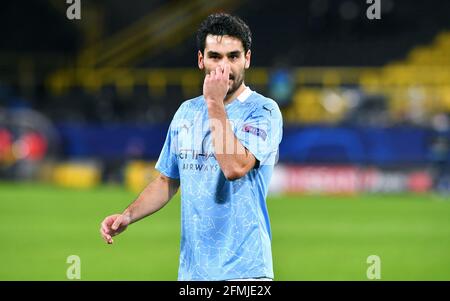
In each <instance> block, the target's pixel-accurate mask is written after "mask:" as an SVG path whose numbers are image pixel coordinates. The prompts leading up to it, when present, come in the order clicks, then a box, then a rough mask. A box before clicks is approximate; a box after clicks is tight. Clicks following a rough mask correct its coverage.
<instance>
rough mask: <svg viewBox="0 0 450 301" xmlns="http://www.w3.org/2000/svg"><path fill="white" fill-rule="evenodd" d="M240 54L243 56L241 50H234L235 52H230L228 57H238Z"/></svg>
mask: <svg viewBox="0 0 450 301" xmlns="http://www.w3.org/2000/svg"><path fill="white" fill-rule="evenodd" d="M240 54H241V51H239V50H234V51H231V52H228V56H232V55H235V56H238V55H240Z"/></svg>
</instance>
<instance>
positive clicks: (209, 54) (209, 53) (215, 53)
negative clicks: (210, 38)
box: [207, 50, 222, 56]
mask: <svg viewBox="0 0 450 301" xmlns="http://www.w3.org/2000/svg"><path fill="white" fill-rule="evenodd" d="M207 54H208V56H222V54H221V53H219V52H215V51H212V50H210V51H208V52H207Z"/></svg>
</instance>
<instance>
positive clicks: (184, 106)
mask: <svg viewBox="0 0 450 301" xmlns="http://www.w3.org/2000/svg"><path fill="white" fill-rule="evenodd" d="M204 103H205V102H204V100H203V95H200V96H197V97H194V98H191V99H187V100H185V101H183V102H182V103H181V105H180V106H179V107H178V110H177V112H176V113H175V116H176V117H178V116H179V115H185V114H186V113H188V112H190V111H198V110H199V109H200V108H201V107H202V106H203V105H204Z"/></svg>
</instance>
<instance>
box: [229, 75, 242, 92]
mask: <svg viewBox="0 0 450 301" xmlns="http://www.w3.org/2000/svg"><path fill="white" fill-rule="evenodd" d="M243 82H244V74H242V77H241V78H240V80H239V81H236V78H234V80H233V85H232V86H231V87H230V89H228V92H227V95H231V94H233V93H234V92H236V90H237V89H239V87H240V86H241V85H242V83H243Z"/></svg>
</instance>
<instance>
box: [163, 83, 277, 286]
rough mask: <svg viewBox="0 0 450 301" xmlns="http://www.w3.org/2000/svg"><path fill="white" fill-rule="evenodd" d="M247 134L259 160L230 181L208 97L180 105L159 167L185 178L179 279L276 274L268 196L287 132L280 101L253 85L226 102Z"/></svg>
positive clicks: (243, 137)
mask: <svg viewBox="0 0 450 301" xmlns="http://www.w3.org/2000/svg"><path fill="white" fill-rule="evenodd" d="M225 109H226V112H227V115H228V119H229V120H230V123H231V124H232V127H233V131H234V133H235V135H236V137H237V138H238V139H239V141H240V142H241V143H242V144H243V145H244V146H245V147H246V148H247V149H248V150H249V151H250V152H251V153H252V154H253V155H254V156H255V157H256V159H257V160H258V161H259V162H258V163H259V164H257V165H258V166H256V167H255V168H253V169H252V170H250V171H249V172H248V173H247V174H246V175H245V176H244V177H242V178H240V179H238V180H235V181H228V180H227V179H226V178H225V176H224V174H223V173H222V171H221V169H220V166H219V164H218V161H217V160H216V158H215V154H214V148H213V146H212V144H211V130H210V121H209V118H208V111H207V107H206V103H205V99H204V97H203V96H199V97H197V98H194V99H191V100H187V101H185V102H184V103H183V104H182V105H181V106H180V108H179V109H178V111H177V112H176V114H175V116H174V118H173V120H172V122H171V124H170V128H169V131H168V133H167V138H166V141H165V144H164V147H163V149H162V151H161V154H160V157H159V160H158V162H157V163H156V168H157V169H158V170H159V171H160V172H161V173H162V174H164V175H166V176H167V177H170V178H174V179H178V178H179V179H180V183H181V253H180V266H179V270H178V280H227V279H237V278H258V277H268V278H273V267H272V251H271V230H270V223H269V216H268V213H267V206H266V196H267V190H268V186H269V181H270V178H271V176H272V171H273V166H274V164H275V163H276V160H277V156H278V145H279V143H280V141H281V137H282V125H283V121H282V116H281V112H280V110H279V108H278V105H277V104H276V103H275V102H274V101H273V100H272V99H269V98H266V97H264V96H262V95H260V94H258V93H256V92H254V91H252V90H250V89H249V88H246V90H245V91H244V92H243V93H241V95H240V96H239V97H238V98H237V99H236V100H234V101H233V102H231V103H229V104H227V105H226V106H225Z"/></svg>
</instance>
